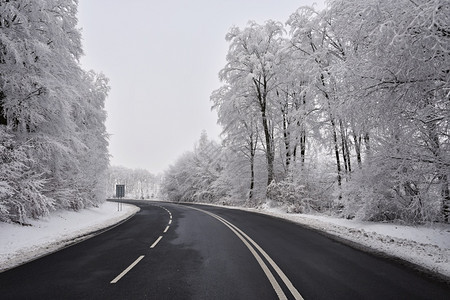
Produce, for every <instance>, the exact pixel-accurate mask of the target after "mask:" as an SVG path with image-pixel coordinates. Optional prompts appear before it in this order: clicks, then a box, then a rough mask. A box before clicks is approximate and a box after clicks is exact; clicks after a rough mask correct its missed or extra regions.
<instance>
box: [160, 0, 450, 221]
mask: <svg viewBox="0 0 450 300" xmlns="http://www.w3.org/2000/svg"><path fill="white" fill-rule="evenodd" d="M226 40H227V41H228V42H229V51H228V54H227V56H226V61H227V63H226V65H225V66H224V68H223V69H222V70H220V72H219V77H220V79H221V81H222V86H221V87H220V88H219V89H217V90H216V91H214V92H213V93H212V95H211V101H212V103H213V109H215V110H216V111H217V113H218V123H219V124H220V125H221V126H222V128H223V133H222V138H223V141H222V143H221V144H220V145H219V144H217V143H215V142H213V141H210V140H208V138H207V137H206V135H205V134H202V137H201V139H200V141H199V143H198V145H197V146H196V147H195V150H194V151H193V152H188V153H186V154H185V155H183V156H182V157H181V158H180V159H179V160H178V161H177V162H176V163H175V164H174V165H172V166H171V167H170V168H169V170H168V171H167V172H166V174H165V180H164V183H163V190H164V191H165V192H166V195H167V196H168V197H169V198H171V199H172V200H176V201H182V200H183V201H205V200H207V201H210V202H217V201H232V202H242V204H246V205H251V206H254V205H258V204H261V202H265V201H266V199H269V200H271V201H276V202H282V203H285V204H287V206H288V208H289V210H291V211H298V212H308V211H328V212H332V213H333V214H337V215H340V216H342V217H347V218H358V219H363V220H376V221H380V220H387V221H389V220H403V221H405V222H408V223H416V222H429V221H445V222H449V215H450V192H449V176H450V147H449V145H450V144H449V138H450V129H449V120H450V99H449V98H450V67H449V66H450V3H449V2H448V1H446V0H424V1H415V0H399V1H382V2H380V1H375V0H345V1H344V0H333V1H329V2H328V5H327V7H326V8H325V9H323V10H316V9H314V8H312V7H301V8H299V9H298V10H297V11H295V12H294V13H293V14H292V15H291V16H290V17H289V19H288V20H287V22H286V23H285V24H283V23H280V22H277V21H273V20H269V21H267V22H265V23H264V24H258V23H255V22H249V23H248V25H247V26H246V27H244V28H239V27H232V28H231V29H230V30H229V32H228V34H227V35H226Z"/></svg>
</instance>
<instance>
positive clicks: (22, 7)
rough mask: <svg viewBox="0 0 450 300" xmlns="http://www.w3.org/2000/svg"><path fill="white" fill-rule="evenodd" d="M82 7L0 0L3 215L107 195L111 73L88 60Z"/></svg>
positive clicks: (71, 205)
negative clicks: (84, 62) (86, 66)
mask: <svg viewBox="0 0 450 300" xmlns="http://www.w3.org/2000/svg"><path fill="white" fill-rule="evenodd" d="M77 7H78V1H74V0H46V1H37V0H16V1H1V2H0V221H3V222H15V223H20V224H24V223H25V222H26V219H27V218H39V217H42V216H45V215H47V214H48V213H49V212H50V211H53V210H56V209H71V210H79V209H81V208H84V207H90V206H97V205H98V204H99V203H102V202H104V200H105V199H106V189H105V186H106V183H107V176H106V172H107V169H108V164H109V154H108V149H107V146H108V135H107V133H106V128H105V125H104V123H105V120H106V112H105V109H104V102H105V98H106V96H107V95H108V91H109V86H108V79H107V78H106V77H105V76H104V75H102V74H97V73H95V72H93V71H89V72H88V71H85V70H83V69H82V68H81V66H80V57H81V55H83V50H82V45H81V32H80V29H78V28H77V17H76V14H77Z"/></svg>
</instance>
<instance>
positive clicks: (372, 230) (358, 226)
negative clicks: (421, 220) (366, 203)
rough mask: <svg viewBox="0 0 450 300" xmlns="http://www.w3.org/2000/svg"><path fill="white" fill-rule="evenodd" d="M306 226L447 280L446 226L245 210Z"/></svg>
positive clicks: (449, 231)
mask: <svg viewBox="0 0 450 300" xmlns="http://www.w3.org/2000/svg"><path fill="white" fill-rule="evenodd" d="M246 210H249V211H254V212H259V213H264V214H268V215H271V216H274V217H278V218H283V219H286V220H290V221H292V222H295V223H298V224H302V225H306V226H308V227H311V228H314V229H316V230H319V231H323V232H326V233H328V234H331V235H334V236H338V237H340V238H341V239H345V240H348V241H351V242H352V243H355V244H359V245H362V246H364V247H368V248H370V249H372V250H374V251H376V252H381V253H383V254H386V255H389V256H393V257H397V258H400V259H402V260H404V261H408V262H411V263H413V264H415V265H418V266H421V267H423V268H425V269H427V270H430V271H432V272H434V273H436V274H441V275H444V276H445V277H447V280H448V279H449V278H450V224H437V225H427V226H404V225H396V224H390V223H376V222H363V221H355V220H347V219H339V218H333V217H329V216H320V215H308V214H292V213H286V212H285V211H286V210H285V209H284V210H283V209H281V208H276V207H267V206H266V207H263V208H260V209H246Z"/></svg>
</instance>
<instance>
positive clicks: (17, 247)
mask: <svg viewBox="0 0 450 300" xmlns="http://www.w3.org/2000/svg"><path fill="white" fill-rule="evenodd" d="M138 211H139V208H138V207H136V206H134V205H128V204H123V207H122V211H118V207H117V203H112V202H105V203H104V204H102V205H101V206H100V207H98V208H88V209H83V210H81V211H79V212H73V211H63V210H61V211H56V212H53V213H51V214H50V216H48V217H47V218H44V219H41V220H29V221H28V223H29V224H30V225H31V226H21V225H17V224H7V223H1V222H0V241H1V243H0V272H1V271H4V270H7V269H10V268H12V267H14V266H17V265H20V264H22V263H24V262H27V261H30V260H33V259H35V258H37V257H40V256H43V255H45V254H48V253H51V252H55V251H57V250H59V249H61V248H64V247H66V246H68V245H71V244H74V243H76V242H79V241H82V240H84V239H87V238H89V237H91V236H92V235H93V234H94V233H95V232H97V231H99V230H102V229H104V228H108V227H110V226H113V225H115V224H117V223H119V222H121V221H122V220H125V219H126V218H128V217H130V216H131V215H133V214H135V213H136V212H138Z"/></svg>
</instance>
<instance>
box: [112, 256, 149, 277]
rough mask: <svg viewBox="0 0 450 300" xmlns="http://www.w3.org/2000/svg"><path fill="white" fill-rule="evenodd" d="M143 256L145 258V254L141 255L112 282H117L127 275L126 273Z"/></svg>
mask: <svg viewBox="0 0 450 300" xmlns="http://www.w3.org/2000/svg"><path fill="white" fill-rule="evenodd" d="M143 258H144V255H141V256H139V257H138V259H136V260H135V261H134V262H133V263H132V264H131V265H130V266H129V267H128V268H126V269H125V270H123V272H122V273H120V274H119V275H118V276H117V277H116V278H114V279H113V280H112V281H111V282H110V283H116V282H117V281H119V280H120V278H122V277H123V276H125V274H127V273H128V272H129V271H130V270H131V269H133V268H134V266H135V265H137V264H138V263H139V262H140V261H141V259H143Z"/></svg>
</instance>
